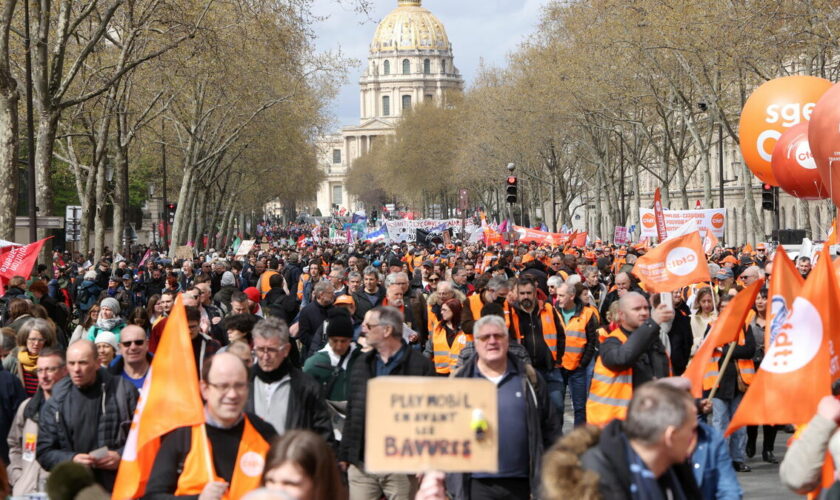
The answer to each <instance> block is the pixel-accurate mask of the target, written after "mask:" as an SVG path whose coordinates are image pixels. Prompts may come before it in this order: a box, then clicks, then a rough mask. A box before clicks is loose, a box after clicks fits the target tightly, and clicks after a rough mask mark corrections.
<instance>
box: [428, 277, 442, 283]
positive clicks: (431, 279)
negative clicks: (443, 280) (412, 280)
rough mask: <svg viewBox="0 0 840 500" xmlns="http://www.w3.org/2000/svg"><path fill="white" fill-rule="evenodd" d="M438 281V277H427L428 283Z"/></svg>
mask: <svg viewBox="0 0 840 500" xmlns="http://www.w3.org/2000/svg"><path fill="white" fill-rule="evenodd" d="M438 281H440V279H439V278H429V283H437V282H438Z"/></svg>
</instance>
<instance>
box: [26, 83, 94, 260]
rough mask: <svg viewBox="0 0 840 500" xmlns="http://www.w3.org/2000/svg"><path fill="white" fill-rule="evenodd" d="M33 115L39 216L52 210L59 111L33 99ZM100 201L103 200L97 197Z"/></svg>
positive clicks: (44, 252) (42, 231)
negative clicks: (53, 170) (36, 124)
mask: <svg viewBox="0 0 840 500" xmlns="http://www.w3.org/2000/svg"><path fill="white" fill-rule="evenodd" d="M34 107H35V110H36V111H35V115H36V118H37V119H38V129H37V131H36V136H35V137H36V139H35V206H36V207H37V210H38V212H37V215H38V216H39V217H41V216H45V215H50V214H51V212H52V200H53V192H52V186H51V184H50V180H51V175H50V174H51V173H52V159H53V147H54V142H55V134H56V132H57V130H58V118H59V112H58V111H54V110H52V109H50V108H46V109H45V107H44V106H43V105H41V104H39V100H38V99H35V106H34ZM97 201H98V202H100V203H102V202H104V200H101V199H98V200H97ZM46 236H47V230H46V229H38V239H42V238H46ZM48 247H49V248H51V246H49V245H44V247H43V250H42V251H41V255H40V257H39V258H38V260H39V261H43V260H46V259H47V256H48V255H49V253H48V252H49V251H50V249H49V248H48Z"/></svg>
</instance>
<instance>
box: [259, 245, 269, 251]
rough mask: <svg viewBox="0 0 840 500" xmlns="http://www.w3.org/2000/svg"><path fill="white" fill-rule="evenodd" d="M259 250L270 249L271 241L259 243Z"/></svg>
mask: <svg viewBox="0 0 840 500" xmlns="http://www.w3.org/2000/svg"><path fill="white" fill-rule="evenodd" d="M260 250H262V251H263V252H267V251H269V250H271V243H260Z"/></svg>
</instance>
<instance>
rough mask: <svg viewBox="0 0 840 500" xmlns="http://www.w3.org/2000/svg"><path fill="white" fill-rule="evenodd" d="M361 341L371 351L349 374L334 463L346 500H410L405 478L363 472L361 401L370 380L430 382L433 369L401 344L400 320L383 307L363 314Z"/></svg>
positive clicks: (397, 314) (413, 351) (403, 343)
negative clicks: (343, 474) (346, 486)
mask: <svg viewBox="0 0 840 500" xmlns="http://www.w3.org/2000/svg"><path fill="white" fill-rule="evenodd" d="M362 335H363V336H364V337H365V339H366V341H367V345H368V346H370V347H372V348H373V349H372V350H370V351H368V352H364V353H362V354H361V355H360V356H359V358H358V359H357V360H356V362H355V363H354V364H353V366H352V368H351V370H350V383H349V385H348V390H349V394H348V400H347V421H346V422H345V424H344V433H343V438H342V440H341V446H340V447H339V452H338V460H339V465H340V466H341V467H342V469H344V470H346V471H347V476H348V481H349V483H350V500H378V499H379V498H381V497H382V495H385V496H386V497H388V498H389V499H390V500H408V498H409V492H410V489H411V483H410V479H409V477H408V476H407V475H405V474H371V473H368V472H366V471H365V470H364V464H363V460H364V456H365V453H364V451H365V450H364V448H365V446H364V445H365V400H366V398H367V383H368V380H370V379H372V378H374V377H384V376H389V375H421V376H427V377H429V376H434V375H435V365H434V363H432V360H430V359H428V358H426V357H425V356H423V354H421V353H420V351H416V350H414V349H411V348H409V346H408V344H407V343H406V342H405V341H404V340H403V315H402V314H401V313H400V311H399V310H398V309H396V308H394V307H390V306H381V307H376V308H373V309H371V310H370V311H368V312H367V313H366V314H365V319H364V321H363V322H362Z"/></svg>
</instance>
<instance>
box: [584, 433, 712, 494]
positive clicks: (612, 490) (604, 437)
mask: <svg viewBox="0 0 840 500" xmlns="http://www.w3.org/2000/svg"><path fill="white" fill-rule="evenodd" d="M626 446H627V444H626V438H625V437H624V435H623V431H622V430H621V421H618V420H613V421H612V422H610V423H609V424H607V426H606V427H605V428H604V430H603V431H601V438H600V440H599V441H598V444H596V445H595V446H593V447H592V448H590V449H589V450H587V451H586V452H585V453H584V454H583V457H581V462H582V463H583V468H584V469H586V470H591V471H594V472H595V473H597V474H598V476H599V478H598V490H599V491H600V493H601V498H602V499H603V500H630V499H631V498H632V497H631V495H630V485H631V478H630V465H629V463H628V462H627V448H626ZM671 470H672V471H673V472H674V473H675V474H676V476H677V479H678V480H679V483H680V485H681V486H682V488H683V492H684V493H685V497H686V498H703V495H702V493H700V488H698V487H697V482H696V481H695V480H694V474H693V473H692V471H691V464H690V463H688V462H684V463H681V464H677V465H672V466H671Z"/></svg>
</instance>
